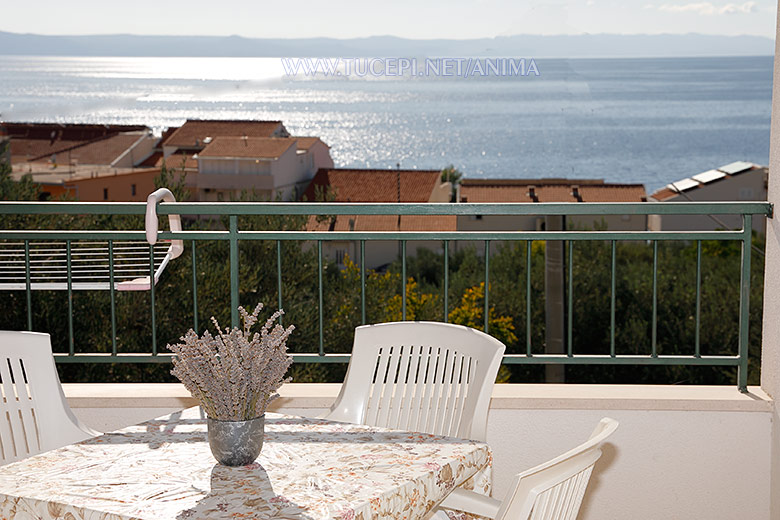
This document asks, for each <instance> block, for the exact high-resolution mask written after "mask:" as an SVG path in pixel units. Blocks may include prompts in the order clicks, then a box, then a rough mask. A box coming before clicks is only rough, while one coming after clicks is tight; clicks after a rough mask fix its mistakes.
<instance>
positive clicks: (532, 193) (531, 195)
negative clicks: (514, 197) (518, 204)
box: [526, 184, 539, 202]
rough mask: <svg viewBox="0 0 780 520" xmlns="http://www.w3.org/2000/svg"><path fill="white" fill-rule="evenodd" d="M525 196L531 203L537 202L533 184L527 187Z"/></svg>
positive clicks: (537, 198)
mask: <svg viewBox="0 0 780 520" xmlns="http://www.w3.org/2000/svg"><path fill="white" fill-rule="evenodd" d="M526 195H528V197H529V198H530V199H531V200H532V201H534V202H539V197H538V196H537V195H536V186H534V185H533V184H532V185H530V186H528V193H526Z"/></svg>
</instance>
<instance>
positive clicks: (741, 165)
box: [718, 161, 753, 175]
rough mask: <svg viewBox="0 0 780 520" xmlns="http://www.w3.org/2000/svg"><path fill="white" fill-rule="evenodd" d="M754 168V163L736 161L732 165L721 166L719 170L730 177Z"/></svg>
mask: <svg viewBox="0 0 780 520" xmlns="http://www.w3.org/2000/svg"><path fill="white" fill-rule="evenodd" d="M752 167H753V163H749V162H745V161H736V162H733V163H730V164H727V165H726V166H721V167H720V168H718V169H719V170H720V171H722V172H726V173H728V174H729V175H734V174H735V173H740V172H744V171H745V170H749V169H750V168H752Z"/></svg>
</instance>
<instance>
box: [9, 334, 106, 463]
mask: <svg viewBox="0 0 780 520" xmlns="http://www.w3.org/2000/svg"><path fill="white" fill-rule="evenodd" d="M0 395H1V397H2V400H0V465H3V464H8V463H9V462H14V461H16V460H20V459H23V458H26V457H29V456H31V455H35V454H37V453H40V452H43V451H48V450H53V449H55V448H59V447H62V446H66V445H68V444H72V443H74V442H78V441H82V440H84V439H88V438H90V437H92V436H94V435H97V434H99V432H95V431H94V430H90V429H89V428H87V427H86V426H84V425H82V424H81V422H79V420H78V419H77V418H76V417H75V416H74V415H73V412H71V410H70V407H69V406H68V403H67V401H66V400H65V395H64V394H63V393H62V387H61V386H60V380H59V377H58V376H57V369H56V367H55V366H54V358H53V357H52V353H51V343H50V338H49V335H48V334H40V333H36V332H12V331H0Z"/></svg>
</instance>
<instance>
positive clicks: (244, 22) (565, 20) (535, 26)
mask: <svg viewBox="0 0 780 520" xmlns="http://www.w3.org/2000/svg"><path fill="white" fill-rule="evenodd" d="M2 12H3V16H2V20H0V31H8V32H16V33H36V34H117V33H125V34H155V35H215V36H229V35H238V36H244V37H250V38H306V37H318V36H325V37H332V38H355V37H364V36H376V35H394V36H399V37H404V38H415V39H429V38H454V39H469V38H483V37H494V36H509V35H515V34H583V33H591V34H595V33H609V34H660V33H672V34H685V33H700V34H722V35H728V36H733V35H753V36H766V37H770V38H774V35H775V23H776V19H777V14H776V13H777V1H776V0H748V1H741V0H736V1H711V2H710V1H698V0H563V1H556V0H549V1H538V0H537V1H522V0H520V1H518V0H514V1H512V0H474V1H465V0H430V1H426V2H422V1H420V0H395V1H387V0H385V1H381V2H377V1H374V0H342V1H339V0H329V1H322V0H315V1H312V0H296V1H295V2H294V3H289V2H264V1H261V0H242V1H239V0H223V1H222V2H214V1H213V0H208V1H207V0H187V1H181V0H163V1H160V0H154V1H151V0H136V1H135V2H132V3H126V2H125V3H117V2H111V1H106V0H68V1H66V2H63V1H62V0H35V1H26V2H21V1H14V2H5V5H3V9H2ZM43 13H45V14H43Z"/></svg>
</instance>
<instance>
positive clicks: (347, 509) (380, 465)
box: [0, 407, 492, 520]
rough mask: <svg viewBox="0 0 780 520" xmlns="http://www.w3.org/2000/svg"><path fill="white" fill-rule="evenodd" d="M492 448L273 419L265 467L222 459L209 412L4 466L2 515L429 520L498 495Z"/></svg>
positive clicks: (71, 519) (67, 519)
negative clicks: (448, 506) (458, 495)
mask: <svg viewBox="0 0 780 520" xmlns="http://www.w3.org/2000/svg"><path fill="white" fill-rule="evenodd" d="M491 463H492V457H491V453H490V449H489V448H488V446H487V445H486V444H484V443H481V442H476V441H468V440H462V439H454V438H450V437H441V436H435V435H428V434H420V433H410V432H401V431H394V430H387V429H384V428H377V427H370V426H360V425H354V424H345V423H338V422H333V421H328V420H324V419H309V418H302V417H292V416H286V415H280V414H272V413H268V414H266V422H265V445H264V446H263V450H262V452H261V454H260V457H259V458H258V459H257V461H256V462H255V463H254V464H250V465H249V466H243V467H238V468H229V467H226V466H221V465H218V464H216V461H215V460H214V458H213V457H212V455H211V452H210V450H209V446H208V440H207V437H206V420H205V417H204V416H203V414H202V412H201V410H200V409H199V408H197V407H196V408H189V409H187V410H184V411H182V412H177V413H174V414H172V415H168V416H164V417H161V418H158V419H155V420H152V421H149V422H146V423H143V424H140V425H138V426H131V427H128V428H124V429H122V430H118V431H116V432H113V433H108V434H106V435H102V436H100V437H96V438H94V439H90V440H88V441H85V442H82V443H78V444H73V445H70V446H66V447H64V448H60V449H58V450H54V451H50V452H47V453H43V454H40V455H37V456H35V457H31V458H29V459H25V460H22V461H19V462H16V463H13V464H9V465H7V466H3V467H0V519H11V518H14V519H17V520H19V519H28V518H29V519H46V520H59V519H62V520H125V519H145V520H168V519H169V520H174V519H176V520H178V519H200V518H204V519H223V518H224V519H228V518H231V519H257V520H271V519H274V520H276V519H290V520H296V519H297V520H320V519H323V520H324V519H341V520H369V519H375V518H387V519H390V518H392V519H397V520H404V519H406V520H415V519H423V518H426V517H427V516H429V514H430V511H431V509H432V508H433V507H434V506H435V505H436V504H437V503H438V502H439V501H440V500H441V499H442V498H444V497H445V496H446V495H447V494H448V493H449V492H450V491H451V490H452V489H453V488H454V487H458V486H464V487H467V488H473V489H476V490H478V491H480V492H483V493H486V494H488V493H489V491H490V469H491Z"/></svg>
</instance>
